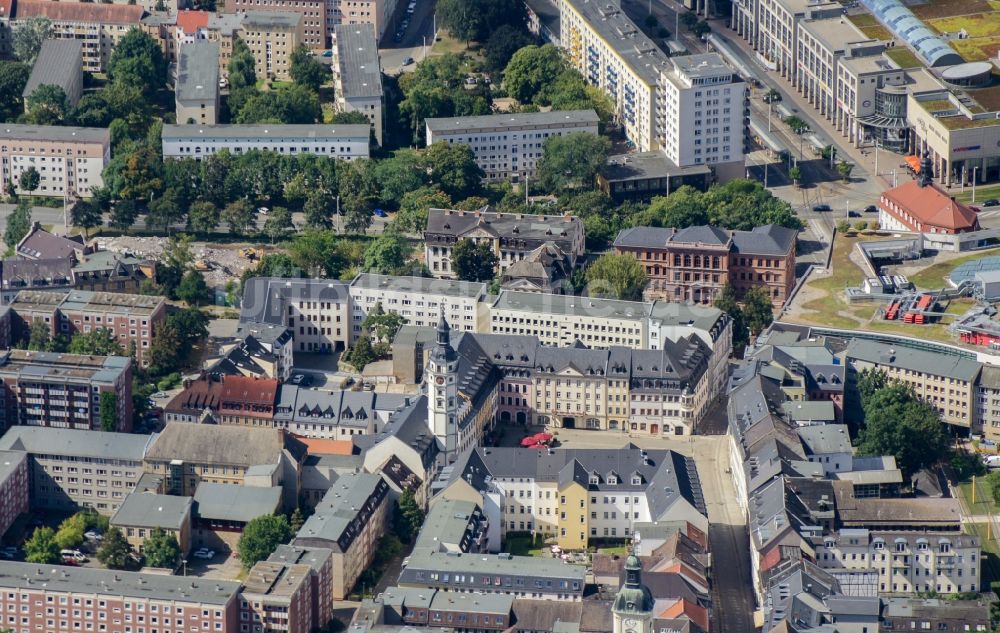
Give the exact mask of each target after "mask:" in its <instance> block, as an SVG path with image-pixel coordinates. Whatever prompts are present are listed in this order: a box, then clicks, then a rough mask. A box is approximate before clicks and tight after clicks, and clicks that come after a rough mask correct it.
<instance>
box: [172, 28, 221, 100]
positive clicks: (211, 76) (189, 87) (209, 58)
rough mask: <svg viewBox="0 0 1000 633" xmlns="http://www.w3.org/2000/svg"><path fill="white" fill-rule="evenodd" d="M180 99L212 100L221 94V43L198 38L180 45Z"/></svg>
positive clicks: (178, 90) (178, 76)
mask: <svg viewBox="0 0 1000 633" xmlns="http://www.w3.org/2000/svg"><path fill="white" fill-rule="evenodd" d="M176 95H177V100H178V101H182V102H183V101H211V100H215V99H216V98H217V97H218V96H219V44H218V42H208V41H205V40H198V41H195V42H190V43H186V44H181V45H180V52H179V54H178V56H177V85H176Z"/></svg>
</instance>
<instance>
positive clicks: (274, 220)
mask: <svg viewBox="0 0 1000 633" xmlns="http://www.w3.org/2000/svg"><path fill="white" fill-rule="evenodd" d="M294 229H295V226H294V225H293V224H292V212H291V211H289V210H288V209H286V208H285V207H274V208H273V209H271V213H270V214H268V216H267V220H266V221H265V222H264V234H265V235H267V236H268V237H269V238H271V243H272V244H274V242H275V241H276V240H280V239H283V238H284V237H285V236H287V235H288V234H289V233H290V232H291V231H292V230H294Z"/></svg>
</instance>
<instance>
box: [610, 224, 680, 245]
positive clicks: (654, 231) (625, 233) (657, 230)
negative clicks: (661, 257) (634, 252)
mask: <svg viewBox="0 0 1000 633" xmlns="http://www.w3.org/2000/svg"><path fill="white" fill-rule="evenodd" d="M673 236H674V229H672V228H668V227H660V226H633V227H629V228H627V229H622V230H621V231H619V232H618V237H616V238H615V244H614V245H615V246H620V247H622V248H666V246H667V242H669V241H670V238H671V237H673Z"/></svg>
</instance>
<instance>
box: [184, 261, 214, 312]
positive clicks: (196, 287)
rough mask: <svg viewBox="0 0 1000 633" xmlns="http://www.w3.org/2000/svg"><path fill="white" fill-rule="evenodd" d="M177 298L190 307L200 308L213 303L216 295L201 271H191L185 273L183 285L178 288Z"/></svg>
mask: <svg viewBox="0 0 1000 633" xmlns="http://www.w3.org/2000/svg"><path fill="white" fill-rule="evenodd" d="M177 298H178V299H180V300H181V301H185V302H187V304H188V305H192V306H200V305H205V304H206V303H212V299H214V295H213V293H212V291H211V289H209V287H208V284H206V283H205V275H203V274H201V271H200V270H189V271H187V272H186V273H184V277H183V278H182V279H181V283H180V285H179V286H177Z"/></svg>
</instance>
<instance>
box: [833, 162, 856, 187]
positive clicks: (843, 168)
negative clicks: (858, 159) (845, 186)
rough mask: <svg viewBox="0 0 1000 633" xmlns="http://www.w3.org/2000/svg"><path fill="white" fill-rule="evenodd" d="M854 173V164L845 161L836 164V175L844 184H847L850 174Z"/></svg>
mask: <svg viewBox="0 0 1000 633" xmlns="http://www.w3.org/2000/svg"><path fill="white" fill-rule="evenodd" d="M852 171H854V163H849V162H847V161H846V160H842V161H840V162H839V163H837V173H838V174H840V177H841V178H842V179H843V180H844V182H849V181H850V180H851V172H852Z"/></svg>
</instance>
